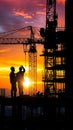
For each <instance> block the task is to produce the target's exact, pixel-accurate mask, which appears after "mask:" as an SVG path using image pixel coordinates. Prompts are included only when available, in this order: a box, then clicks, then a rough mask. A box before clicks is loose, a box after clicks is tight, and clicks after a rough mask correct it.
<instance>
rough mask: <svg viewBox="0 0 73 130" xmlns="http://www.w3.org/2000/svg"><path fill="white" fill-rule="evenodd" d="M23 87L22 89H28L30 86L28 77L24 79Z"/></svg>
mask: <svg viewBox="0 0 73 130" xmlns="http://www.w3.org/2000/svg"><path fill="white" fill-rule="evenodd" d="M23 85H24V87H29V86H30V85H31V81H30V79H29V78H28V77H25V78H24V82H23Z"/></svg>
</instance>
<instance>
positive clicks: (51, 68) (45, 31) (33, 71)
mask: <svg viewBox="0 0 73 130" xmlns="http://www.w3.org/2000/svg"><path fill="white" fill-rule="evenodd" d="M72 4H73V2H72V0H66V1H65V28H61V29H59V28H58V27H57V21H58V15H57V12H56V0H46V23H45V28H40V30H38V29H36V31H38V32H39V38H35V33H34V30H35V28H34V27H32V26H28V27H24V28H21V29H19V30H23V29H24V32H26V31H28V30H29V32H30V33H29V36H27V38H26V37H14V38H12V37H10V36H9V37H8V34H4V35H3V34H1V36H0V44H5V45H8V44H11V45H12V44H18V45H19V44H22V45H23V48H24V53H25V56H26V55H27V54H28V56H29V77H30V78H31V79H33V82H34V83H35V84H32V86H31V88H30V91H29V96H25V95H24V96H23V97H17V98H16V99H11V98H5V97H3V96H1V97H0V104H1V118H0V121H1V122H2V121H3V122H4V123H5V125H6V124H7V123H8V122H7V120H8V118H6V116H5V106H7V105H8V106H13V107H12V116H11V117H12V118H9V119H10V121H12V122H13V123H12V122H10V123H11V126H12V125H13V127H12V128H11V130H13V129H16V128H21V130H23V129H24V130H33V129H36V130H44V129H47V128H48V129H50V130H52V129H55V128H56V130H64V129H67V130H71V129H72V128H73V126H72V119H71V118H72V116H73V109H72V104H73V86H72V85H73V60H72V53H73V47H72V41H73V38H72V32H73V25H72V23H73V21H72V10H73V9H72ZM19 30H13V32H9V34H10V33H11V35H12V33H13V34H14V33H15V32H18V31H19ZM36 31H35V32H36ZM37 44H39V45H42V46H43V50H42V53H41V54H40V57H43V58H44V73H43V75H42V82H43V84H44V88H43V94H42V95H41V94H38V91H37V64H38V63H37ZM25 59H26V57H25ZM22 106H25V107H26V108H25V109H26V110H25V114H24V117H25V119H22ZM27 109H28V110H27ZM26 112H27V113H28V114H26ZM26 115H27V116H26ZM24 117H23V118H24ZM6 119H7V120H6ZM8 121H9V120H8ZM14 121H18V122H19V121H20V122H21V124H22V125H18V124H16V125H15V122H14ZM53 123H54V124H55V125H54V126H53V125H52V124H53ZM28 124H29V125H28ZM0 126H1V128H3V129H5V130H8V129H10V126H7V127H3V126H2V124H1V125H0ZM17 126H18V127H17ZM34 126H35V127H34ZM3 129H2V130H3Z"/></svg>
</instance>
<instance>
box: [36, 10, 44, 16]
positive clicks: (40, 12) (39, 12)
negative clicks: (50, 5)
mask: <svg viewBox="0 0 73 130" xmlns="http://www.w3.org/2000/svg"><path fill="white" fill-rule="evenodd" d="M36 14H42V15H45V12H42V11H38V12H36Z"/></svg>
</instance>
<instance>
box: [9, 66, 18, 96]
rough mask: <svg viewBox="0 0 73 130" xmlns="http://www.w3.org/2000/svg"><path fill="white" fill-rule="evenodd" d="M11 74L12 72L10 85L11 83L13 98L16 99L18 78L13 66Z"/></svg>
mask: <svg viewBox="0 0 73 130" xmlns="http://www.w3.org/2000/svg"><path fill="white" fill-rule="evenodd" d="M10 69H11V72H10V83H11V97H16V91H17V88H16V76H15V73H14V71H15V68H14V67H13V66H12V67H11V68H10Z"/></svg>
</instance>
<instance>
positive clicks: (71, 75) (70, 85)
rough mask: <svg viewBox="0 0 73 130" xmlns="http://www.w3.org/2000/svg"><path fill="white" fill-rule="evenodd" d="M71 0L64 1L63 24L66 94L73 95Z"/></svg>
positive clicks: (72, 20) (72, 22)
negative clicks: (64, 33) (64, 30)
mask: <svg viewBox="0 0 73 130" xmlns="http://www.w3.org/2000/svg"><path fill="white" fill-rule="evenodd" d="M72 5H73V1H72V0H66V2H65V12H66V13H65V25H66V94H67V95H69V96H72V95H73V59H72V55H73V45H72V43H73V15H72V12H73V7H72Z"/></svg>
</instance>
